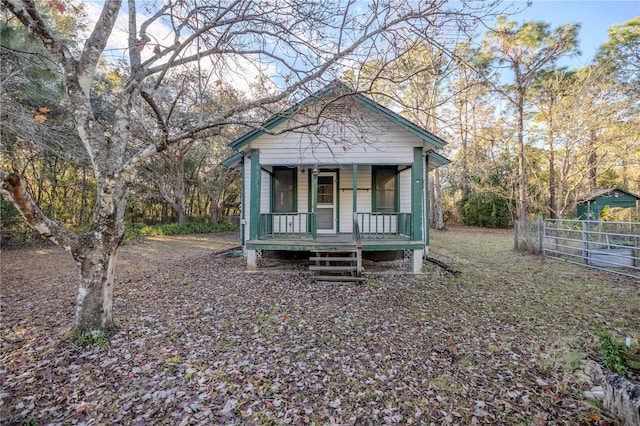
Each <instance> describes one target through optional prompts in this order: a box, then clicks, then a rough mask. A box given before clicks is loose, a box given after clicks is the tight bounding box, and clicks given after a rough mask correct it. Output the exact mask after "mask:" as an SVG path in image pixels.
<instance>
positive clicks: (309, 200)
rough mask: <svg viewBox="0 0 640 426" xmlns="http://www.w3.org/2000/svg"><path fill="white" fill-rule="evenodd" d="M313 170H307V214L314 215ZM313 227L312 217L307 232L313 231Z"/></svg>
mask: <svg viewBox="0 0 640 426" xmlns="http://www.w3.org/2000/svg"><path fill="white" fill-rule="evenodd" d="M311 174H312V173H311V169H309V170H307V212H309V213H312V212H313V203H312V202H313V192H312V190H311V185H312V182H311ZM312 226H313V218H311V216H310V220H309V223H307V231H310V230H311V227H312Z"/></svg>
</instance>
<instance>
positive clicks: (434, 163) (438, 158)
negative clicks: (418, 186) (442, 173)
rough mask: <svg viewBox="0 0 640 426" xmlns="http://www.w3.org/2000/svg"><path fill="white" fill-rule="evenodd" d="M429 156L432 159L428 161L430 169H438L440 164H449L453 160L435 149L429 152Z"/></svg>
mask: <svg viewBox="0 0 640 426" xmlns="http://www.w3.org/2000/svg"><path fill="white" fill-rule="evenodd" d="M427 157H428V158H429V159H430V160H431V161H429V162H428V168H427V170H428V171H431V170H434V169H437V168H438V167H440V166H446V165H447V164H449V163H451V160H449V159H448V158H445V157H443V156H442V155H440V154H438V153H437V152H434V151H431V152H430V153H429V154H427Z"/></svg>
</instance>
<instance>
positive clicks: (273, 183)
mask: <svg viewBox="0 0 640 426" xmlns="http://www.w3.org/2000/svg"><path fill="white" fill-rule="evenodd" d="M280 170H290V171H291V172H292V173H293V209H292V210H291V212H278V213H295V212H297V211H298V168H297V167H293V168H292V167H286V166H274V167H273V171H272V172H271V173H270V174H271V197H270V198H271V206H270V209H271V210H270V211H271V212H272V213H273V212H275V208H274V206H275V193H276V180H275V178H274V176H275V174H276V172H278V171H280Z"/></svg>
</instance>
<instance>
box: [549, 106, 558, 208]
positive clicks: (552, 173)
mask: <svg viewBox="0 0 640 426" xmlns="http://www.w3.org/2000/svg"><path fill="white" fill-rule="evenodd" d="M553 137H554V135H553V119H552V118H551V117H550V118H549V132H548V133H547V139H548V142H549V215H550V217H551V219H555V218H556V217H557V213H558V204H557V203H556V169H555V153H554V151H553Z"/></svg>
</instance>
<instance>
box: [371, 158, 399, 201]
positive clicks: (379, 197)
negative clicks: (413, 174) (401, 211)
mask: <svg viewBox="0 0 640 426" xmlns="http://www.w3.org/2000/svg"><path fill="white" fill-rule="evenodd" d="M397 180H398V178H397V173H396V168H395V167H374V168H373V188H374V193H373V211H374V212H395V211H398V184H397Z"/></svg>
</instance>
